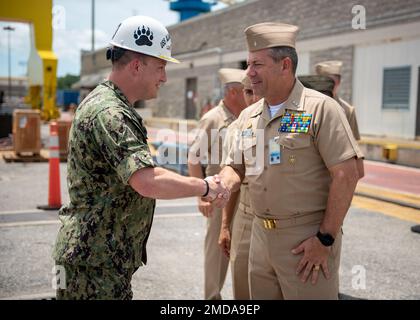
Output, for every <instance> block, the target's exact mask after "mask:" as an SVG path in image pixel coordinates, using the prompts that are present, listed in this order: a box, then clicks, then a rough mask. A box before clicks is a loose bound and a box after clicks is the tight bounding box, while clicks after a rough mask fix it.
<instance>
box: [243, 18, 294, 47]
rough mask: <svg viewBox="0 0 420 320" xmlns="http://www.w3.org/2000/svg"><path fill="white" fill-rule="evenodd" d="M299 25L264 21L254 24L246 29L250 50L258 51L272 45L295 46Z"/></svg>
mask: <svg viewBox="0 0 420 320" xmlns="http://www.w3.org/2000/svg"><path fill="white" fill-rule="evenodd" d="M298 31H299V28H298V27H297V26H294V25H291V24H286V23H275V22H264V23H258V24H254V25H252V26H250V27H248V28H246V29H245V31H244V32H245V35H246V41H247V45H248V50H249V51H251V52H252V51H257V50H261V49H265V48H272V47H280V46H286V47H292V48H295V43H296V35H297V33H298Z"/></svg>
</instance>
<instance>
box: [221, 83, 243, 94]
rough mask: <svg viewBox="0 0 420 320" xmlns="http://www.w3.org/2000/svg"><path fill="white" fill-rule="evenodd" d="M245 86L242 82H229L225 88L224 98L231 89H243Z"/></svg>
mask: <svg viewBox="0 0 420 320" xmlns="http://www.w3.org/2000/svg"><path fill="white" fill-rule="evenodd" d="M243 86H244V85H243V84H242V83H240V82H228V83H226V84H225V85H224V86H223V96H225V95H226V93H227V92H228V90H229V89H235V88H237V89H241V90H242V88H243Z"/></svg>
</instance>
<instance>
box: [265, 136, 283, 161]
mask: <svg viewBox="0 0 420 320" xmlns="http://www.w3.org/2000/svg"><path fill="white" fill-rule="evenodd" d="M268 152H269V154H268V159H269V161H270V164H279V163H281V153H280V145H279V144H278V143H277V142H276V141H275V140H274V139H270V141H269V148H268Z"/></svg>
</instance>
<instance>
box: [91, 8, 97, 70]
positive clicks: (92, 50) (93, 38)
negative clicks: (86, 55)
mask: <svg viewBox="0 0 420 320" xmlns="http://www.w3.org/2000/svg"><path fill="white" fill-rule="evenodd" d="M91 52H92V62H93V65H94V66H95V64H96V59H95V0H92V48H91Z"/></svg>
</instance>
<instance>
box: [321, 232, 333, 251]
mask: <svg viewBox="0 0 420 320" xmlns="http://www.w3.org/2000/svg"><path fill="white" fill-rule="evenodd" d="M316 236H317V238H318V239H319V241H320V242H321V243H322V244H323V245H324V246H326V247H330V246H332V245H333V244H334V240H335V239H334V237H333V236H332V235H330V234H329V233H321V231H318V233H317V234H316Z"/></svg>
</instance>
